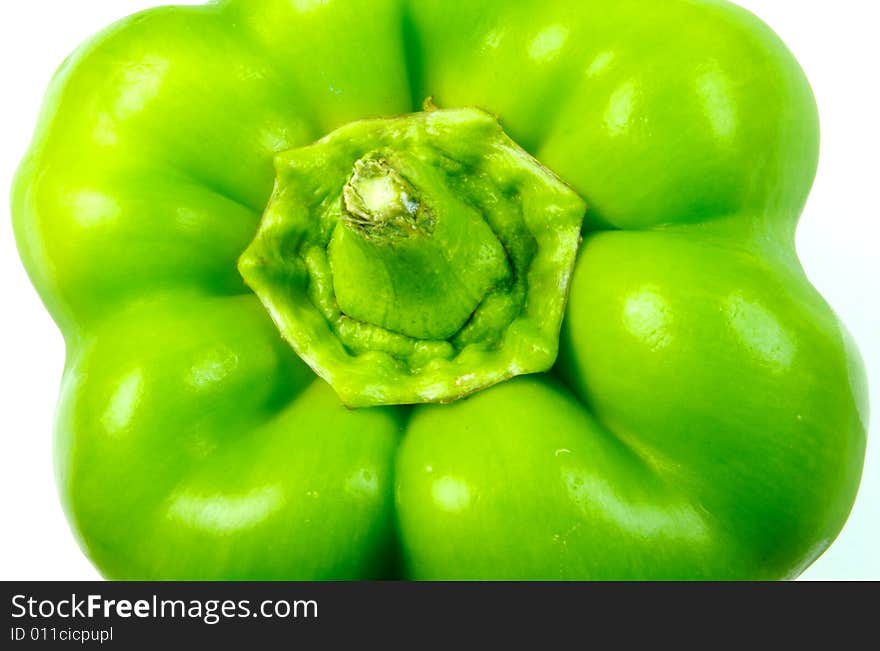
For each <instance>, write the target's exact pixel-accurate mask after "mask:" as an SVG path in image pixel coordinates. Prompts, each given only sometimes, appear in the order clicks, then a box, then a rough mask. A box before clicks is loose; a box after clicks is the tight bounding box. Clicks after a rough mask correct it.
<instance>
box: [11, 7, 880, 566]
mask: <svg viewBox="0 0 880 651" xmlns="http://www.w3.org/2000/svg"><path fill="white" fill-rule="evenodd" d="M613 1H614V0H609V2H613ZM657 1H659V0H657ZM156 4H164V3H162V2H151V1H150V0H77V1H71V0H18V1H16V2H12V1H5V2H2V3H0V70H2V88H3V90H2V99H0V195H4V194H8V189H9V183H10V181H11V179H12V175H13V172H14V170H15V167H16V165H17V163H18V161H19V159H20V157H21V155H22V154H23V153H24V151H25V149H26V147H27V143H28V140H29V138H30V135H31V132H32V130H33V127H34V122H35V119H36V115H37V109H38V107H39V104H40V100H41V96H42V93H43V91H44V89H45V87H46V84H47V83H48V81H49V78H50V76H51V74H52V72H53V71H54V70H55V68H56V67H57V66H58V64H59V63H60V62H61V61H62V60H63V58H64V57H65V56H66V55H67V54H68V53H69V52H70V51H71V50H73V49H74V48H75V47H76V46H77V45H78V44H79V43H80V42H81V41H83V40H84V39H85V38H87V37H88V36H90V35H91V34H92V33H94V32H95V31H96V30H97V29H98V28H101V27H103V26H104V25H106V24H108V23H110V22H112V21H113V20H116V19H118V18H121V17H123V16H125V15H127V14H129V13H132V12H134V11H136V10H140V9H143V8H146V7H148V6H150V5H156ZM178 4H198V3H197V2H178ZM740 4H742V5H744V6H746V7H747V8H749V9H751V10H752V11H754V12H755V13H757V14H758V15H759V16H761V17H762V18H763V19H764V20H765V21H767V22H768V23H769V24H770V25H771V26H772V27H773V28H774V29H775V30H776V31H777V32H778V33H779V34H780V35H781V36H782V38H783V39H784V40H785V41H786V42H787V43H788V45H789V47H790V48H791V49H792V50H793V51H794V53H795V55H796V56H797V57H798V59H799V60H800V62H801V64H802V65H803V67H804V69H805V70H806V71H807V74H808V76H809V77H810V80H811V81H812V83H813V87H814V89H815V92H816V95H817V97H818V101H819V107H820V110H821V114H822V126H823V144H822V163H821V167H820V170H819V177H818V180H817V182H816V186H815V190H814V192H813V195H812V197H811V199H810V202H809V204H808V206H807V210H806V213H805V214H804V216H803V220H802V222H801V224H802V225H801V229H800V231H799V236H798V246H799V251H800V254H801V257H802V260H803V263H804V266H805V267H806V269H807V272H808V273H809V275H810V278H811V279H812V281H813V283H814V284H815V285H816V286H817V287H818V289H819V291H820V292H821V293H822V294H823V295H824V296H825V297H826V299H827V300H828V301H829V302H830V303H831V305H832V306H833V307H834V308H835V310H836V311H837V312H838V313H839V314H840V316H841V317H842V319H843V320H844V322H845V323H846V324H847V325H848V326H849V328H850V330H851V331H852V332H853V334H854V335H855V338H856V340H857V341H858V342H859V344H860V346H861V350H862V354H863V356H864V358H865V361H866V363H867V365H868V371H869V375H870V376H871V378H872V380H873V382H872V393H871V396H872V405H873V407H874V410H875V411H877V410H880V390H878V389H880V308H878V298H880V297H878V285H880V282H878V281H880V255H878V251H880V241H878V235H880V227H878V222H880V164H878V156H880V130H878V124H880V117H878V116H880V101H878V91H877V88H878V74H877V66H878V63H880V47H878V42H880V38H878V34H877V30H878V26H880V8H878V4H880V3H877V2H876V1H875V0H836V1H835V2H828V1H827V0H740ZM7 203H8V202H7ZM0 213H2V216H0V287H2V301H0V315H2V316H0V401H2V403H0V404H2V408H0V504H2V509H0V532H2V533H0V579H94V578H99V577H98V574H97V573H96V572H95V570H94V569H93V568H92V566H91V565H90V564H89V562H88V561H87V560H86V559H85V557H84V556H83V555H82V553H81V552H80V550H79V548H78V547H77V544H76V542H75V541H74V539H73V536H72V535H71V533H70V530H69V529H68V526H67V523H66V522H65V520H64V516H63V514H62V512H61V508H60V506H59V502H58V498H57V495H56V492H55V481H54V476H53V470H52V461H51V460H52V450H51V431H52V419H53V410H54V406H55V400H56V398H57V390H58V383H59V378H60V375H61V369H62V365H63V360H64V346H63V342H62V339H61V336H60V334H59V333H58V332H57V330H56V328H55V326H54V324H53V323H52V321H51V320H50V319H49V317H48V315H47V313H46V312H45V310H44V309H43V307H42V305H41V304H40V301H39V300H38V298H37V295H36V293H35V292H34V291H33V289H32V288H31V285H30V282H29V281H28V279H27V277H26V275H25V273H24V270H23V269H22V267H21V265H20V263H19V260H18V254H17V253H16V250H15V245H14V242H13V239H12V228H11V225H10V218H9V214H8V209H6V208H4V209H3V210H2V211H0ZM878 421H880V418H874V419H873V422H874V426H873V427H872V431H871V436H869V451H868V459H867V463H866V468H865V475H864V479H863V482H862V488H861V492H860V495H859V499H858V502H857V504H856V507H855V510H854V512H853V515H852V517H851V518H850V521H849V523H848V524H847V526H846V528H845V529H844V531H843V533H842V534H841V536H840V538H839V539H838V541H837V542H836V543H835V544H834V546H833V547H832V548H831V549H830V550H829V551H828V552H827V553H826V554H825V555H824V556H823V557H822V558H821V559H820V560H819V561H818V562H816V564H815V565H814V566H813V567H812V568H810V569H809V570H808V571H807V573H806V574H805V575H804V577H805V578H809V579H875V580H877V579H880V441H878V440H877V435H878V433H880V432H878V427H877V425H876V423H877V422H878Z"/></svg>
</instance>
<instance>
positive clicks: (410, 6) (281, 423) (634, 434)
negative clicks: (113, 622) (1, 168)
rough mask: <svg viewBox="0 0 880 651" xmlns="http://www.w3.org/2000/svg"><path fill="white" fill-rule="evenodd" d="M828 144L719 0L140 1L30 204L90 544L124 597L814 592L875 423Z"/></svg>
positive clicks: (73, 68) (18, 202)
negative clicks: (826, 208) (459, 591)
mask: <svg viewBox="0 0 880 651" xmlns="http://www.w3.org/2000/svg"><path fill="white" fill-rule="evenodd" d="M426 100H427V101H426ZM438 107H439V108H438ZM818 141H819V139H818V118H817V111H816V106H815V101H814V98H813V95H812V92H811V90H810V86H809V84H808V82H807V80H806V79H805V76H804V74H803V72H802V71H801V69H800V68H799V66H798V64H797V62H796V61H795V60H794V58H793V57H792V55H791V54H790V53H789V52H788V50H787V49H786V48H785V46H784V45H783V44H782V43H781V42H780V40H779V39H778V38H777V37H776V36H775V35H774V34H773V32H772V31H771V30H770V29H769V28H767V27H766V26H765V25H764V24H762V23H761V22H760V21H759V20H758V19H756V18H755V17H754V16H752V15H751V14H749V13H748V12H746V11H744V10H742V9H740V8H738V7H736V6H734V5H732V4H730V3H728V2H724V1H723V0H666V1H664V2H640V1H638V0H616V1H614V2H610V1H607V0H585V1H583V2H566V1H564V0H541V1H540V2H538V1H537V0H535V1H531V0H522V1H518V2H510V1H508V0H480V1H473V0H470V1H458V0H456V1H451V0H320V1H318V0H221V1H219V2H215V3H211V4H208V5H205V6H200V7H168V8H159V9H154V10H150V11H147V12H145V13H142V14H139V15H136V16H133V17H130V18H128V19H126V20H123V21H122V22H120V23H118V24H117V25H115V26H113V27H111V28H109V29H108V30H106V31H104V32H102V33H101V34H99V35H98V36H96V37H95V38H93V39H92V40H90V41H89V42H87V43H86V44H85V45H83V46H82V47H80V48H79V49H78V50H77V51H76V52H75V53H74V54H73V55H72V56H71V57H70V58H69V59H68V60H67V61H65V63H64V64H63V65H62V67H61V69H60V70H59V71H58V73H57V75H56V76H55V78H54V81H53V82H52V84H51V87H50V89H49V91H48V95H47V98H46V100H45V106H44V109H43V113H42V116H41V118H40V120H39V124H38V126H37V131H36V136H35V138H34V141H33V145H32V147H31V149H30V151H29V152H28V154H27V156H26V158H25V160H24V162H23V163H22V166H21V169H20V171H19V174H18V176H17V178H16V181H15V185H14V189H13V218H14V224H15V231H16V237H17V241H18V245H19V249H20V251H21V255H22V258H23V260H24V263H25V266H26V268H27V270H28V273H29V274H30V277H31V278H32V280H33V283H34V285H35V286H36V288H37V290H38V292H39V293H40V296H41V297H42V299H43V301H44V302H45V304H46V306H47V308H48V309H49V311H50V312H51V314H52V316H53V318H54V319H55V321H56V322H57V323H58V325H59V327H60V328H61V330H62V332H63V333H64V336H65V341H66V345H67V351H68V358H67V364H66V367H65V371H64V379H63V383H62V389H61V397H60V404H59V408H58V414H57V428H56V433H55V441H56V445H55V449H56V468H57V477H58V484H59V486H60V492H61V496H62V500H63V503H64V506H65V509H66V513H67V515H68V517H69V519H70V522H71V524H72V527H73V529H74V531H75V532H76V535H77V536H78V539H79V542H80V544H81V545H82V547H83V549H84V550H85V552H86V553H87V554H88V556H89V558H90V559H91V560H92V561H93V562H94V564H95V565H96V566H97V567H98V568H99V570H100V571H101V572H102V573H103V574H104V575H105V576H107V577H110V578H119V579H355V578H387V577H404V578H413V579H778V578H790V577H795V576H797V575H798V574H799V573H800V572H801V571H803V570H804V569H805V568H806V567H807V566H808V565H809V564H810V563H811V562H812V561H813V560H814V559H816V558H817V557H818V556H819V555H820V554H821V553H822V552H823V551H824V550H825V549H826V548H827V547H828V546H829V545H830V544H831V542H832V541H833V540H834V538H835V536H836V535H837V533H838V532H839V531H840V529H841V527H842V526H843V523H844V521H845V519H846V517H847V515H848V513H849V510H850V508H851V506H852V503H853V500H854V497H855V494H856V491H857V488H858V483H859V478H860V474H861V468H862V463H863V459H864V452H865V437H866V425H867V419H868V415H867V404H866V389H865V385H866V382H865V377H864V371H863V369H862V366H861V362H860V360H859V356H858V353H857V352H856V350H855V347H854V345H853V344H852V342H851V341H850V339H849V337H848V335H847V333H846V331H845V330H844V328H843V327H842V326H841V324H840V323H839V321H838V320H837V318H836V317H835V315H834V314H833V313H832V311H831V310H830V309H829V307H828V306H827V305H826V303H825V302H824V301H823V299H822V298H821V297H820V296H819V295H818V293H817V292H816V291H815V290H814V289H813V288H812V286H811V285H810V284H809V282H808V280H807V278H806V276H805V274H804V272H803V271H802V269H801V266H800V264H799V262H798V259H797V256H796V253H795V249H794V232H795V229H796V225H797V221H798V218H799V215H800V213H801V211H802V209H803V206H804V203H805V201H806V198H807V195H808V193H809V190H810V187H811V184H812V181H813V178H814V175H815V171H816V164H817V157H818Z"/></svg>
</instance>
